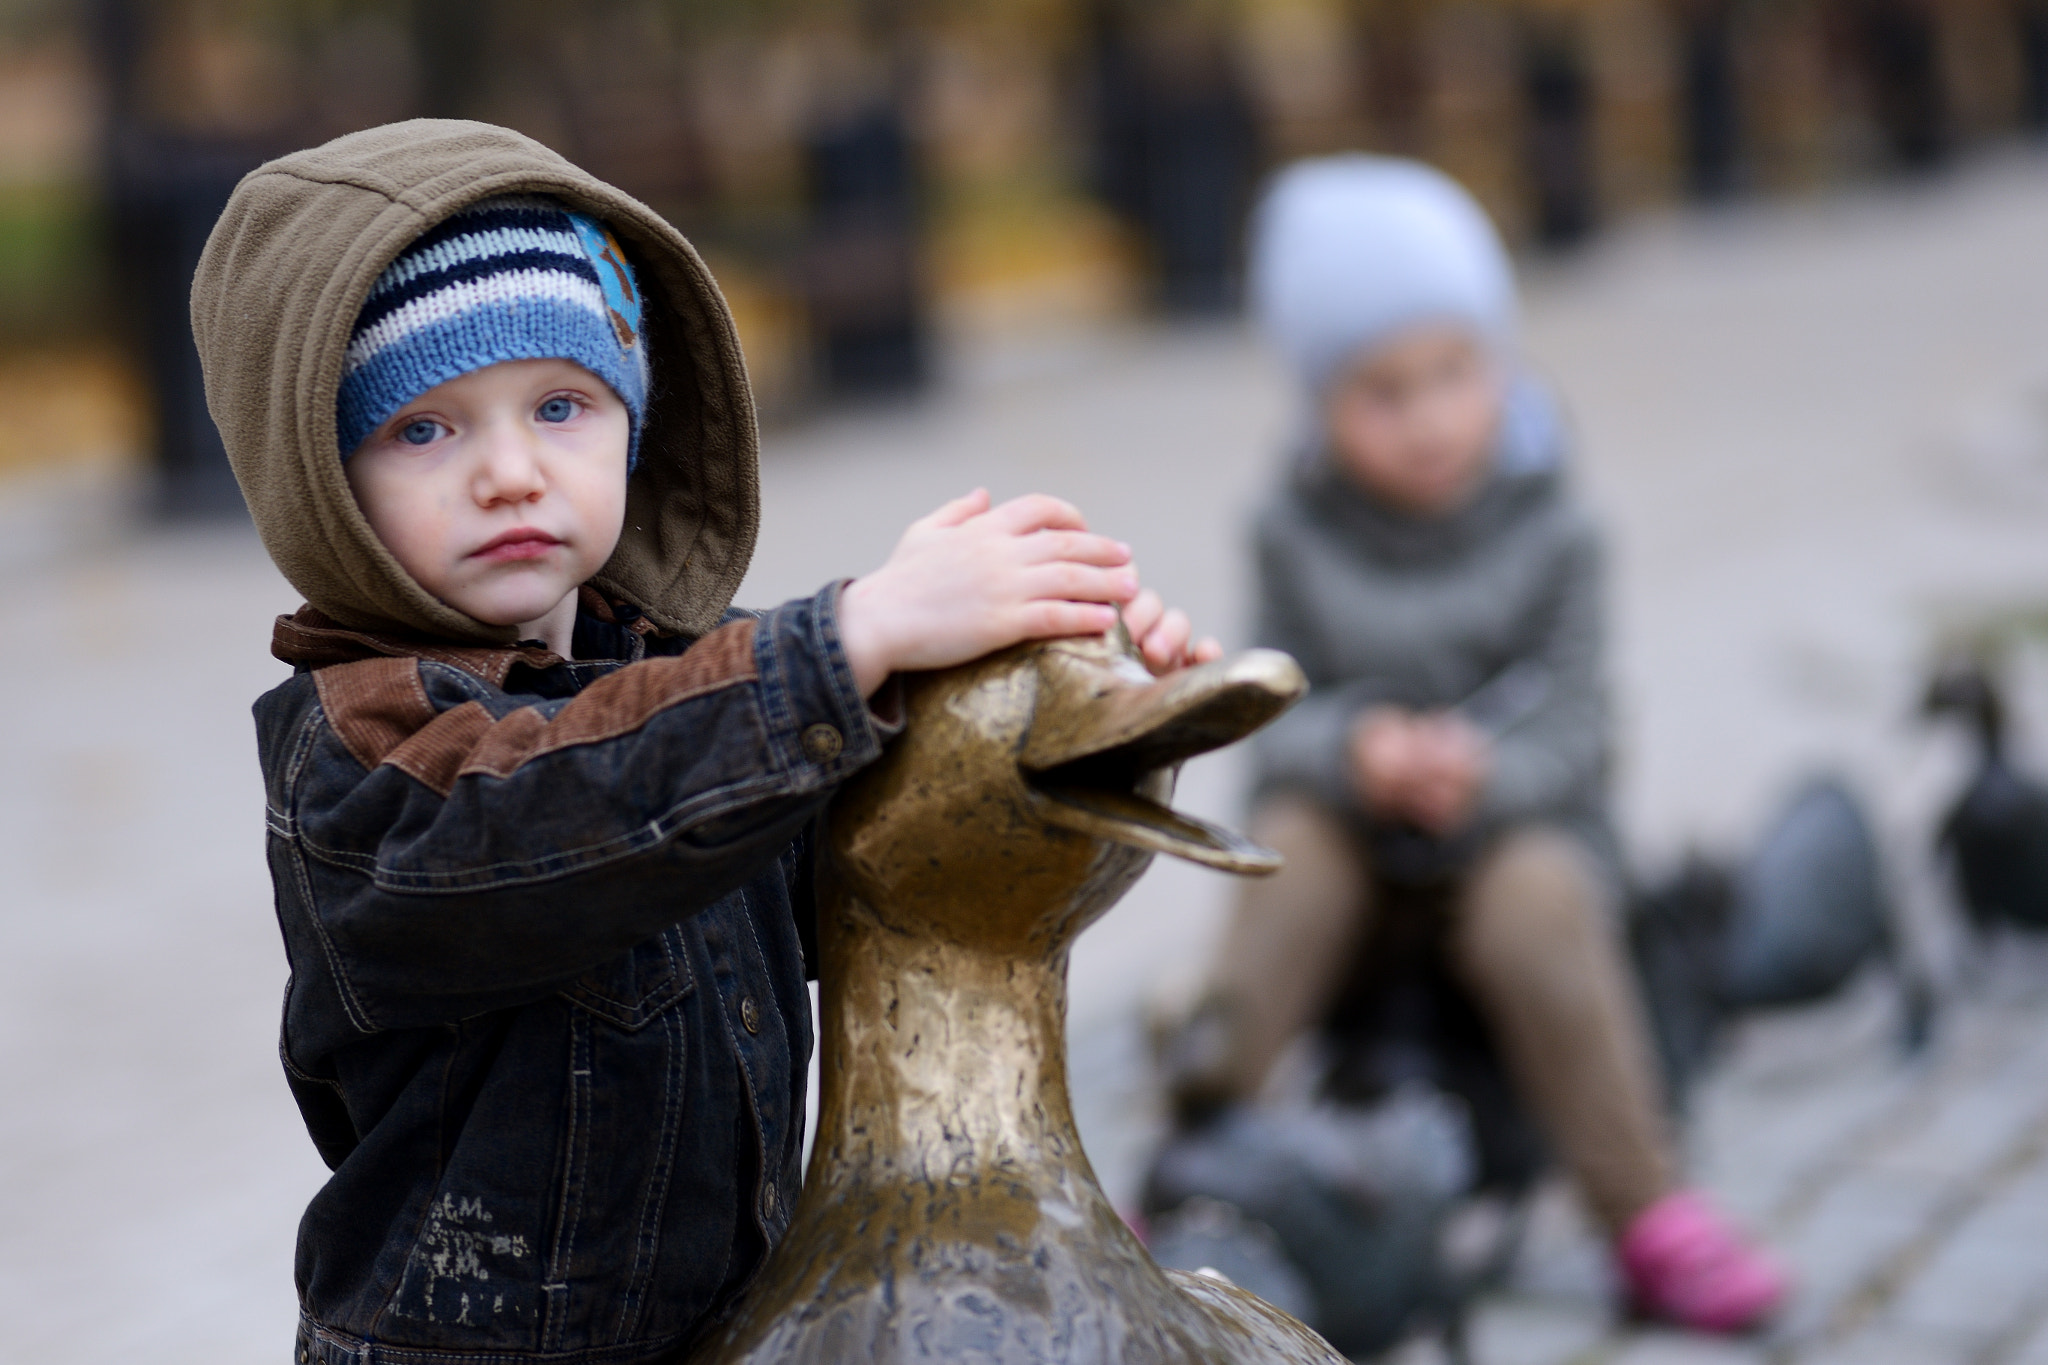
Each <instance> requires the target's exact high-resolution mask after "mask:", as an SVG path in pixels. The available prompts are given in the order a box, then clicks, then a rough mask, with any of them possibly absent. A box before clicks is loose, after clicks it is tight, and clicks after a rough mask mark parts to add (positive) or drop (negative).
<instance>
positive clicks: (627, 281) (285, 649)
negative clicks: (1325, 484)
mask: <svg viewBox="0 0 2048 1365" xmlns="http://www.w3.org/2000/svg"><path fill="white" fill-rule="evenodd" d="M192 316H193V330H194V333H195V336H196V338H197V340H198V344H199V350H200V354H201V357H202V360H203V362H204V365H205V370H206V382H207V395H208V401H209V403H210V405H211V407H212V410H213V413H214V416H215V419H216V421H217V422H218V424H219V426H220V428H221V432H222V435H223V437H224V438H225V440H226V443H227V448H228V452H229V455H230V457H231V458H232V460H233V461H234V466H235V472H236V476H237V477H238V478H239V479H240V481H241V484H242V488H243V491H244V493H245V494H246V496H247V498H248V502H249V506H250V510H251V512H252V513H253V514H254V516H255V519H256V524H257V526H258V529H259V530H260V532H261V533H262V536H263V539H264V543H265V545H266V546H267V547H268V549H269V550H270V552H271V555H272V557H273V558H274V559H275V560H276V561H277V564H278V566H279V568H280V569H281V570H283V572H284V573H285V575H286V576H287V577H288V578H289V579H290V580H291V582H292V583H293V585H294V586H295V587H297V588H298V589H299V590H300V591H301V592H302V593H304V595H305V598H306V601H307V605H306V606H305V607H303V608H302V609H301V610H300V611H299V612H298V613H297V614H296V615H293V616H289V617H284V618H281V619H280V620H279V621H278V623H277V629H276V633H275V637H274V644H273V649H274V651H275V653H276V654H277V655H278V657H279V658H281V659H283V660H284V661H285V662H287V663H289V664H291V665H293V667H294V673H293V676H292V677H291V678H290V679H289V680H288V681H286V682H285V683H283V684H282V685H281V686H279V687H277V688H276V689H274V690H273V691H271V692H270V693H268V694H267V695H265V696H264V697H263V698H262V699H261V700H260V701H259V702H258V703H257V705H256V720H257V730H258V741H259V747H260V752H261V759H262V763H263V770H264V776H265V785H266V790H267V794H268V825H269V858H270V866H271V872H272V876H273V878H274V880H275V884H276V890H277V912H278V918H279V922H280V925H281V926H282V928H283V931H284V937H285V943H286V948H287V951H288V953H289V956H290V959H291V968H292V975H291V983H290V986H289V987H288V989H287V993H286V998H285V1011H284V1027H283V1040H282V1048H281V1052H282V1056H283V1061H284V1065H285V1071H286V1075H287V1078H288V1080H289V1082H290V1085H291V1088H292V1090H293V1093H294V1095H295V1096H296V1098H297V1100H298V1103H299V1107H300V1110H301V1112H302V1113H303V1115H304V1117H305V1121H306V1126H307V1128H308V1130H309V1132H310V1133H311V1135H312V1137H313V1140H314V1142H315V1144H316V1145H317V1146H318V1147H319V1150H320V1154H321V1156H322V1157H323V1158H324V1159H325V1160H326V1161H327V1163H328V1164H329V1166H330V1167H332V1168H333V1171H334V1175H333V1178H332V1179H331V1180H330V1181H329V1182H328V1183H327V1185H326V1186H325V1188H323V1189H322V1190H321V1192H320V1193H319V1194H318V1195H317V1196H316V1197H315V1199H314V1200H313V1203H312V1205H311V1207H310V1208H309V1209H308V1210H307V1212H306V1215H305V1218H304V1221H303V1222H302V1224H301V1227H300V1236H299V1255H298V1273H297V1279H298V1287H299V1293H300V1302H301V1327H300V1331H299V1338H298V1343H297V1351H296V1358H297V1359H298V1360H299V1361H300V1362H302V1363H303V1362H310V1361H315V1360H317V1361H322V1362H329V1365H340V1363H341V1362H344V1361H347V1362H351V1363H352V1365H370V1362H373V1361H384V1360H390V1361H404V1362H407V1365H454V1362H458V1361H476V1360H480V1359H485V1358H488V1359H490V1360H493V1361H515V1360H528V1359H533V1360H539V1359H543V1358H544V1359H546V1360H548V1361H550V1362H564V1363H565V1365H575V1363H577V1362H590V1363H591V1365H596V1363H597V1362H603V1365H633V1363H635V1362H642V1361H649V1362H651V1361H672V1360H677V1359H680V1358H681V1356H682V1355H683V1354H684V1353H685V1352H686V1351H687V1349H688V1348H689V1346H690V1344H691V1343H692V1342H693V1341H694V1340H696V1339H697V1337H698V1336H699V1335H700V1334H701V1332H702V1331H703V1329H704V1328H705V1327H706V1326H707V1325H708V1324H710V1323H711V1322H712V1321H714V1320H715V1319H716V1318H717V1317H718V1316H719V1315H720V1314H721V1313H722V1312H724V1311H725V1310H726V1309H727V1307H728V1306H729V1305H730V1304H731V1303H732V1301H733V1299H734V1296H735V1295H737V1294H738V1293H739V1292H740V1290H741V1289H742V1288H744V1287H745V1285H746V1284H747V1282H748V1280H749V1279H750V1277H751V1276H752V1275H753V1273H754V1271H755V1270H756V1268H757V1267H758V1266H759V1265H760V1263H761V1260H762V1258H763V1256H764V1255H765V1254H766V1253H767V1251H768V1249H769V1247H770V1246H771V1245H772V1244H773V1243H774V1241H775V1239H776V1237H777V1236H778V1235H779V1234H780V1233H781V1232H782V1230H783V1228H784V1227H785V1225H786V1222H787V1219H788V1216H789V1210H790V1203H791V1199H792V1197H793V1196H794V1194H795V1192H796V1187H797V1182H798V1178H799V1172H798V1169H797V1162H798V1152H799V1148H800V1144H801V1141H802V1135H803V1106H804V1065H805V1060H806V1057H807V1055H808V1052H809V1048H810V1044H811V1025H810V1017H809V1005H808V999H807V996H806V993H805V988H804V978H805V963H806V960H807V956H809V955H808V954H807V953H806V951H805V949H804V947H803V944H804V942H805V940H806V939H807V938H808V937H809V936H810V933H811V930H812V925H813V922H814V914H813V906H812V901H811V885H812V883H811V875H812V873H811V867H812V858H813V853H814V847H815V845H814V840H813V836H812V834H811V833H810V832H809V829H810V826H811V824H812V822H813V820H814V819H815V818H816V817H817V816H818V815H819V813H820V811H821V810H822V809H823V807H824V805H825V803H826V801H827V800H828V799H829V798H830V797H831V795H832V793H833V792H834V790H836V788H837V787H838V786H839V784H840V783H842V782H844V781H845V780H846V779H847V778H848V777H849V776H850V775H852V774H853V773H854V772H856V771H858V770H859V769H860V768H861V767H862V766H863V765H864V764H867V763H869V762H871V761H872V760H873V759H874V758H875V757H876V755H877V754H878V753H879V752H880V751H881V749H882V746H883V745H884V744H885V743H886V742H887V740H888V738H889V737H890V735H891V734H892V733H893V731H894V729H895V728H896V725H897V722H896V721H895V720H894V719H893V714H894V712H893V709H892V703H891V693H890V692H889V691H888V690H887V689H885V687H884V684H885V681H886V680H887V679H888V677H889V676H890V675H891V674H892V673H894V672H896V671H898V670H903V669H924V668H940V667H945V666H947V665H950V664H954V663H958V662H962V661H965V660H968V659H971V658H974V657H977V656H979V655H981V654H984V653H986V652H988V651H990V650H993V649H998V648H1001V647H1003V646H1006V645H1009V644H1012V643H1015V642H1017V641H1020V640H1026V639H1033V638H1041V637H1048V636H1056V635H1063V634H1078V633H1086V632H1100V631H1102V630H1105V629H1107V628H1108V627H1109V626H1110V625H1111V624H1112V623H1113V622H1114V620H1115V619H1116V616H1117V612H1118V608H1119V607H1121V608H1122V613H1123V619H1124V621H1125V623H1126V624H1127V625H1128V626H1129V627H1130V628H1131V629H1132V632H1133V635H1134V638H1136V639H1138V640H1139V641H1140V642H1141V647H1142V648H1143V650H1144V651H1145V653H1146V657H1147V659H1148V661H1149V662H1151V663H1152V664H1153V665H1154V666H1155V667H1158V668H1161V669H1165V668H1168V667H1172V666H1177V665H1178V664H1180V663H1182V662H1185V661H1188V660H1189V659H1191V658H1192V657H1195V656H1197V655H1199V656H1201V657H1210V656H1213V655H1214V653H1215V652H1216V650H1215V646H1214V645H1213V643H1210V642H1204V643H1203V645H1202V646H1200V647H1199V648H1198V649H1195V650H1192V651H1191V650H1190V649H1189V647H1188V628H1187V621H1186V618H1185V617H1183V616H1181V615H1180V614H1179V613H1177V612H1167V611H1165V610H1164V609H1163V608H1162V607H1161V605H1160V603H1159V601H1158V599H1157V597H1156V596H1154V595H1152V594H1150V593H1141V592H1140V591H1139V587H1138V582H1137V578H1136V575H1135V572H1134V570H1133V568H1132V566H1131V564H1130V554H1129V551H1128V550H1127V548H1126V547H1124V546H1122V545H1120V544H1117V543H1116V542H1114V541H1111V540H1108V539H1106V538H1104V537H1102V536H1099V535H1095V534H1092V533H1090V532H1089V531H1088V530H1087V528H1086V526H1085V525H1084V524H1083V522H1082V520H1081V517H1080V515H1079V514H1078V513H1077V512H1076V511H1075V510H1074V509H1073V508H1071V507H1069V506H1067V505H1066V504H1064V503H1061V502H1058V501H1056V500H1054V499H1050V498H1044V497H1032V498H1023V499H1019V500H1018V501H1015V502H1012V503H1007V504H1004V505H1002V506H999V507H993V508H992V507H990V506H989V502H988V499H987V497H986V495H984V494H981V493H976V494H973V495H970V496H968V497H966V498H962V499H959V500H958V501H955V502H952V503H949V504H947V505H946V506H944V507H942V508H940V509H939V510H938V511H936V512H934V513H932V514H931V515H930V516H927V517H925V518H923V519H922V520H920V521H917V522H915V523H913V524H912V525H911V527H910V529H909V530H908V531H907V532H905V534H904V536H903V538H902V541H901V542H900V543H899V544H898V546H897V547H896V550H895V551H894V553H893V554H892V555H891V556H890V557H889V559H888V561H887V562H886V563H885V564H884V565H883V566H882V567H881V568H879V569H877V570H875V571H874V572H873V573H871V574H869V575H867V576H866V577H863V578H860V579H857V580H854V581H852V582H851V583H847V584H843V585H842V584H837V583H835V584H832V585H829V586H827V587H826V588H825V589H824V590H822V591H821V592H820V593H818V595H817V596H816V597H814V598H811V599H809V600H807V601H797V602H791V603H788V604H786V605H784V606H782V607H779V608H777V609H775V610H773V611H770V612H766V613H763V614H760V615H758V616H757V615H752V614H746V613H740V612H736V611H731V610H729V609H728V606H727V604H728V601H729V599H730V597H731V594H732V592H733V590H734V588H735V587H736V585H737V584H738V583H739V581H740V578H741V576H742V574H743V573H744V572H745V569H746V565H747V560H748V557H749V555H750V554H751V552H752V549H753V543H754V533H755V525H756V511H757V486H756V479H755V446H754V425H753V410H752V406H751V402H750V399H749V395H748V391H747V385H746V377H745V373H744V371H743V368H742V365H741V361H740V354H739V349H738V346H737V343H736V341H735V339H734V336H733V331H732V325H731V321H730V319H729V317H728V315H727V313H726V311H725V307H724V303H723V301H722V300H721V298H720V297H719V294H718V291H717V287H716V286H715V285H714V283H713V282H712V280H711V277H710V275H709V274H708V273H707V272H706V271H705V269H704V267H703V265H702V263H701V262H700V261H699V260H698V259H697V257H696V255H695V254H694V253H693V252H692V251H691V249H690V247H689V245H688V244H687V243H686V242H685V241H684V240H683V239H682V238H681V237H680V236H678V235H677V234H676V232H675V231H674V229H672V228H671V227H669V225H668V224H667V223H665V222H663V221H662V220H661V219H660V218H658V217H656V216H655V215H654V214H653V213H651V212H650V211H649V210H647V209H646V208H644V207H643V206H641V205H640V204H638V203H636V202H635V201H633V200H632V199H630V198H628V197H626V196H625V195H623V194H621V193H619V192H618V191H617V190H614V189H612V188H611V187H610V186H607V185H604V184H602V183H600V182H599V181H597V180H594V179H592V178H591V177H590V176H588V175H586V174H584V173H583V172H582V171H580V170H578V169H577V168H576V167H574V166H571V165H569V164H568V163H567V162H565V161H563V160H562V159H561V158H559V157H557V156H555V155H553V154H552V153H550V152H548V151H547V150H545V149H544V148H542V147H540V146H539V145H537V144H535V143H533V142H531V141H529V140H527V139H526V138H523V137H521V136H519V135H517V134H514V133H510V132H507V131H505V130H503V129H498V128H492V127H488V126H485V125H482V124H473V123H457V122H441V121H420V122H414V123H406V124H398V125H394V126H391V127H386V128H378V129H372V130H370V131H368V132H364V133H359V134H355V135H352V136H349V137H344V138H341V139H339V140H337V141H335V142H332V143H329V144H327V145H326V146H324V147H320V148H316V149H314V150H312V151H309V152H304V153H300V154H298V155H295V156H290V157H286V158H283V159H282V160H279V161H276V162H272V163H271V164H269V165H267V166H265V167H263V168H261V169H259V170H257V171H256V172H254V173H253V174H251V175H250V176H249V177H248V178H247V179H246V180H244V181H243V182H242V184H241V186H240V187H239V188H238V189H237V190H236V192H235V195H234V198H233V200H232V201H231V202H230V203H229V205H228V208H227V211H226V212H225V213H224V214H223V216H222V218H221V221H220V223H219V225H218V226H217V227H216V228H215V230H214V233H213V237H212V239H211V240H210V241H209V243H208V245H207V249H206V253H205V257H204V259H203V261H202V263H201V265H200V269H199V273H198V275H197V277H196V279H195V282H194V286H193V304H192Z"/></svg>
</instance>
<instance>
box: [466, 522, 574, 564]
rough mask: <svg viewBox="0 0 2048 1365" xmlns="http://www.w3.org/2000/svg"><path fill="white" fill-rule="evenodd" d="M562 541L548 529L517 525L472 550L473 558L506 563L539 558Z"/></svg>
mask: <svg viewBox="0 0 2048 1365" xmlns="http://www.w3.org/2000/svg"><path fill="white" fill-rule="evenodd" d="M561 543H562V542H561V541H560V540H559V539H557V538H556V537H554V536H551V535H549V534H548V533H547V532H546V531H542V530H538V529H536V528H534V527H532V526H517V527H514V528H513V529H512V530H510V531H507V532H505V533H504V534H503V535H498V536H493V537H492V538H491V539H489V540H487V541H485V542H484V543H483V544H482V545H480V546H478V547H477V548H476V549H474V550H472V551H470V554H469V557H470V558H471V559H481V560H485V561H488V562H491V563H504V562H506V561H508V560H515V559H539V558H540V557H541V556H543V555H545V554H546V553H547V552H548V551H549V550H552V549H554V548H555V547H556V546H557V545H560V544H561Z"/></svg>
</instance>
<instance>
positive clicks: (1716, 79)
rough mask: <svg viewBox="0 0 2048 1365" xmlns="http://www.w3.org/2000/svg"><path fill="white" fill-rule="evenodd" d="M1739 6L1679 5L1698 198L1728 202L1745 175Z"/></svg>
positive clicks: (1684, 112) (1690, 172)
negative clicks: (1738, 29)
mask: <svg viewBox="0 0 2048 1365" xmlns="http://www.w3.org/2000/svg"><path fill="white" fill-rule="evenodd" d="M1737 8H1738V0H1676V3H1675V4H1674V5H1673V9H1674V11H1675V17H1676V19H1677V21H1678V25H1679V41H1680V44H1681V53H1682V55H1681V58H1680V60H1681V62H1682V63H1683V70H1682V72H1681V73H1680V74H1681V80H1680V82H1679V92H1680V93H1679V99H1680V102H1681V107H1680V109H1679V122H1680V125H1681V127H1682V128H1683V129H1684V136H1685V141H1684V147H1685V168H1686V179H1687V182H1688V184H1689V187H1690V188H1691V190H1692V193H1693V194H1694V196H1695V197H1697V198H1700V199H1705V200H1717V199H1725V198H1727V197H1728V196H1730V195H1731V194H1733V193H1735V191H1736V190H1737V189H1738V188H1739V185H1740V179H1741V174H1742V89H1741V75H1740V61H1739V56H1738V53H1737V50H1736V16H1737Z"/></svg>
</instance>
